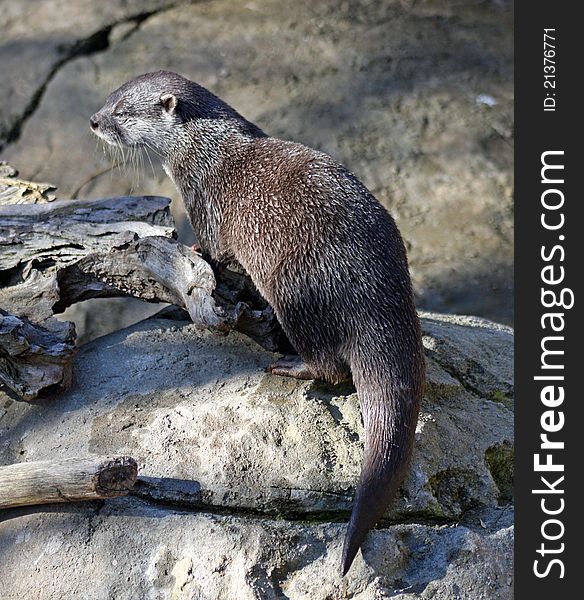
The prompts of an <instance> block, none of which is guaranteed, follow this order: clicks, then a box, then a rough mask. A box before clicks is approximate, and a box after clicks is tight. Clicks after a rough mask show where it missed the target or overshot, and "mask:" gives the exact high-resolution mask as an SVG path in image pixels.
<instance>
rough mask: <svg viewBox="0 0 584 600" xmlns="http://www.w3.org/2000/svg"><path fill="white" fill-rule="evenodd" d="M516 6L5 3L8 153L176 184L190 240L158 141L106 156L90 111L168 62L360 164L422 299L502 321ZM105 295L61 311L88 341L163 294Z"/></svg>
mask: <svg viewBox="0 0 584 600" xmlns="http://www.w3.org/2000/svg"><path fill="white" fill-rule="evenodd" d="M512 19H513V15H512V5H511V3H510V2H508V1H506V0H484V1H478V0H469V1H467V2H456V1H454V0H441V1H438V0H426V1H424V0H385V1H373V0H372V1H368V0H348V1H338V0H317V1H314V0H313V1H310V0H297V1H295V2H287V1H286V0H265V1H261V0H255V1H249V2H245V1H244V2H236V1H235V0H211V1H205V2H202V1H199V2H184V1H182V2H181V1H177V0H175V1H165V0H145V1H138V0H125V1H124V0H102V1H100V2H94V1H93V0H74V1H72V0H68V1H65V0H27V1H17V0H11V1H10V2H2V3H0V85H1V89H2V100H3V101H2V103H0V159H2V160H7V161H9V162H10V163H11V164H13V165H14V166H16V167H17V168H19V170H20V173H21V175H22V176H23V177H26V178H28V179H33V180H37V181H45V180H46V181H50V182H52V183H55V184H56V185H58V188H59V190H58V191H59V196H60V197H92V196H105V195H122V194H129V193H134V194H159V195H165V196H169V197H172V198H173V204H174V210H175V215H176V217H177V219H178V220H179V223H180V227H179V231H180V236H181V238H182V240H183V241H185V242H187V243H189V242H191V241H192V234H191V232H190V229H189V226H188V223H187V222H186V221H185V219H184V215H183V214H182V211H181V207H180V204H179V201H180V199H179V198H178V197H177V193H176V191H175V189H174V188H173V186H172V184H171V183H170V181H169V180H168V179H167V178H166V176H165V175H164V173H163V172H162V169H161V168H160V166H159V164H158V163H157V162H156V160H155V157H151V158H152V163H153V164H152V166H151V165H150V161H149V160H148V158H146V157H145V158H144V163H143V167H142V168H140V169H133V168H131V167H130V166H128V167H124V168H121V169H119V168H113V166H112V165H113V161H112V157H111V156H109V155H108V154H107V153H104V152H103V151H102V148H101V146H100V144H96V139H95V138H94V137H93V136H92V135H91V133H90V131H89V128H88V125H87V121H88V117H89V116H90V115H91V114H92V113H93V112H94V111H95V110H97V109H98V108H99V107H100V106H101V105H102V103H103V101H104V99H105V98H106V96H107V95H108V94H109V92H111V91H112V90H113V89H114V88H116V87H117V86H119V85H120V84H122V83H123V82H124V81H126V80H128V79H130V78H132V77H134V76H136V75H137V74H140V73H143V72H146V71H152V70H156V69H170V70H174V71H177V72H179V73H181V74H183V75H185V76H186V77H189V78H191V79H193V80H195V81H197V82H199V83H201V84H202V85H204V86H206V87H208V88H209V89H211V90H212V91H213V92H215V93H216V94H218V95H219V96H220V97H222V98H223V99H224V100H226V101H227V102H229V103H230V104H232V105H233V106H234V107H235V108H236V109H237V110H238V111H239V112H241V113H242V114H243V115H245V116H246V117H247V118H249V119H250V120H252V121H254V122H256V123H257V124H258V125H259V126H260V127H262V128H263V129H264V130H265V131H266V132H267V133H269V134H271V135H274V136H278V137H282V138H287V139H294V140H297V141H300V142H302V143H305V144H307V145H309V146H312V147H314V148H317V149H319V150H323V151H325V152H327V153H329V154H331V155H333V156H334V157H335V158H337V159H338V160H340V161H341V162H343V163H344V164H345V165H346V166H347V167H348V168H349V169H351V170H352V171H353V172H354V173H355V174H356V175H357V176H358V177H359V178H360V179H361V180H362V181H363V182H364V183H365V184H366V185H367V187H368V188H369V189H370V190H371V191H372V192H373V193H374V194H375V195H376V197H377V198H378V199H379V200H380V201H381V202H382V203H383V204H384V205H385V206H386V207H387V208H388V209H389V210H390V212H391V213H392V214H393V215H394V217H395V218H396V220H397V222H398V225H399V227H400V229H401V231H402V234H403V235H404V237H405V240H406V243H407V246H408V249H409V258H410V263H411V269H412V275H413V279H414V284H415V289H416V294H417V298H418V305H419V306H420V307H421V308H425V309H429V310H437V311H443V312H451V313H467V314H476V315H481V316H485V317H487V318H490V319H493V320H495V321H499V322H504V323H508V324H509V323H512V319H513V306H512V294H513V280H512V275H513V273H512V265H513V254H512V253H513V205H512V185H513V181H512V167H513V155H512V152H513V121H512V119H513V85H512V77H513V71H512V69H513V31H512V23H513V20H512ZM95 302H97V304H96V303H95ZM95 302H93V303H86V304H85V305H79V306H78V307H75V308H74V309H73V312H72V313H71V314H70V315H68V317H69V318H74V319H75V320H76V322H77V325H78V327H80V328H81V330H82V339H89V338H92V337H95V336H96V335H100V334H102V333H106V332H108V331H111V330H113V329H117V328H118V327H120V326H125V325H127V324H129V323H130V322H133V321H137V320H139V319H141V318H143V317H144V316H145V315H146V314H147V313H148V312H152V310H156V309H155V308H154V307H150V306H144V305H141V304H139V303H136V302H129V301H128V302H126V301H124V300H122V301H120V300H117V301H112V302H109V301H95ZM106 302H109V304H107V303H106Z"/></svg>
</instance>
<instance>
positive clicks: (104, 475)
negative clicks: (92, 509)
mask: <svg viewBox="0 0 584 600" xmlns="http://www.w3.org/2000/svg"><path fill="white" fill-rule="evenodd" d="M137 474H138V466H137V464H136V461H135V460H134V459H133V458H130V457H129V456H117V457H93V458H67V459H64V460H60V461H57V460H43V461H38V462H25V463H17V464H14V465H8V466H6V467H0V509H2V508H14V507H16V506H30V505H33V504H50V503H52V502H76V501H78V500H99V499H106V498H114V497H116V496H124V495H126V494H127V493H128V492H129V491H130V490H131V489H132V487H133V486H134V483H135V481H136V477H137Z"/></svg>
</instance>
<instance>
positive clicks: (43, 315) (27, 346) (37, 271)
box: [0, 166, 287, 400]
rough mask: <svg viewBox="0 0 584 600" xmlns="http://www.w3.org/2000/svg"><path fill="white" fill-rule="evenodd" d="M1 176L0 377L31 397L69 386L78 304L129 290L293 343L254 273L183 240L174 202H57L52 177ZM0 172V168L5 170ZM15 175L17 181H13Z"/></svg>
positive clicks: (267, 340)
mask: <svg viewBox="0 0 584 600" xmlns="http://www.w3.org/2000/svg"><path fill="white" fill-rule="evenodd" d="M7 168H8V167H7V166H4V169H5V170H4V175H5V176H4V177H3V178H1V177H0V309H1V310H0V383H3V384H4V385H6V386H7V387H8V388H9V389H10V390H12V392H13V393H14V394H16V395H17V396H18V397H19V398H21V399H24V400H32V399H35V398H37V397H39V396H43V395H47V394H53V393H55V392H59V391H61V390H64V389H67V388H68V386H69V384H70V381H71V369H72V362H73V357H74V355H75V352H76V345H75V329H74V326H73V325H72V324H71V323H67V322H64V321H59V320H57V319H56V318H55V317H54V315H55V314H58V313H61V312H63V311H64V310H65V309H66V308H67V307H68V306H71V305H72V304H74V303H75V302H80V301H83V300H87V299H89V298H104V297H116V296H132V297H135V298H140V299H142V300H145V301H147V302H167V303H170V304H172V305H176V306H178V307H180V308H182V309H185V310H186V311H187V312H188V315H190V318H191V319H192V320H193V322H194V323H195V324H197V325H199V326H202V327H207V328H210V329H213V330H215V331H217V332H220V333H227V332H228V331H230V330H232V329H235V330H238V331H241V332H243V333H245V334H246V335H248V336H250V337H251V338H253V339H254V340H256V341H257V342H258V343H259V344H260V345H262V346H263V347H265V348H266V349H269V350H279V349H282V350H286V347H287V341H286V338H285V336H284V334H283V333H282V331H281V328H280V326H279V324H278V322H277V320H276V318H275V316H274V314H273V311H272V310H271V308H270V307H269V306H268V305H267V304H266V303H265V301H264V300H263V299H262V298H261V297H260V295H259V294H258V293H257V292H256V291H255V289H254V288H253V285H252V284H251V282H250V281H249V279H248V278H247V277H246V276H245V275H243V274H241V273H238V272H236V271H232V270H227V269H226V270H222V271H221V272H220V273H219V275H218V276H217V277H216V275H215V273H214V271H213V268H212V267H211V265H210V264H209V263H208V262H206V261H205V260H204V259H203V258H202V257H201V256H199V255H198V254H197V253H196V252H194V251H193V250H192V249H191V248H188V247H187V246H185V245H183V244H180V243H178V242H177V241H176V240H175V239H174V238H175V236H176V233H175V229H174V222H173V219H172V216H171V214H170V210H169V207H170V200H169V199H168V198H162V197H157V196H141V197H119V198H101V199H96V200H51V197H50V196H46V195H45V194H46V192H47V191H49V190H52V189H54V188H53V186H50V185H49V184H33V183H30V182H26V181H23V180H19V179H16V177H15V175H16V173H15V172H11V171H6V169H7ZM0 175H2V172H1V171H0ZM11 182H13V183H14V185H13V187H12V188H11Z"/></svg>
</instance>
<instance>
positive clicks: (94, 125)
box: [89, 113, 99, 131]
mask: <svg viewBox="0 0 584 600" xmlns="http://www.w3.org/2000/svg"><path fill="white" fill-rule="evenodd" d="M89 125H90V126H91V129H93V131H95V130H96V129H97V128H98V127H99V119H98V118H97V113H95V114H94V115H91V117H89Z"/></svg>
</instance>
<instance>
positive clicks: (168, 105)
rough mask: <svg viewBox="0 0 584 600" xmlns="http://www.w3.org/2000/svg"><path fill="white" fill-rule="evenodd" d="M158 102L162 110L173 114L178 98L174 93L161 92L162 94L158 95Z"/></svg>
mask: <svg viewBox="0 0 584 600" xmlns="http://www.w3.org/2000/svg"><path fill="white" fill-rule="evenodd" d="M160 104H162V106H163V108H164V110H165V111H166V112H167V113H168V114H169V115H173V114H174V113H175V111H176V105H177V104H178V99H177V97H176V96H175V95H174V94H163V95H162V96H160Z"/></svg>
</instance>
